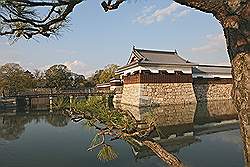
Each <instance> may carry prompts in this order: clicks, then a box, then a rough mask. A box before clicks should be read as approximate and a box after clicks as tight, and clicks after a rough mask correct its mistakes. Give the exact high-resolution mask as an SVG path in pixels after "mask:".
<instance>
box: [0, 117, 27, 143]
mask: <svg viewBox="0 0 250 167" xmlns="http://www.w3.org/2000/svg"><path fill="white" fill-rule="evenodd" d="M0 120H1V122H0V138H3V139H5V140H15V139H18V138H19V137H20V136H21V135H22V133H23V132H24V130H25V124H27V123H29V122H30V120H29V119H27V118H25V117H15V116H14V117H13V116H7V117H5V116H3V117H1V118H0Z"/></svg>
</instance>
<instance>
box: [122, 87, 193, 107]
mask: <svg viewBox="0 0 250 167" xmlns="http://www.w3.org/2000/svg"><path fill="white" fill-rule="evenodd" d="M121 103H122V104H128V105H134V106H139V107H143V106H164V105H169V104H190V103H196V99H195V95H194V91H193V86H192V83H142V84H124V86H123V94H122V99H121Z"/></svg>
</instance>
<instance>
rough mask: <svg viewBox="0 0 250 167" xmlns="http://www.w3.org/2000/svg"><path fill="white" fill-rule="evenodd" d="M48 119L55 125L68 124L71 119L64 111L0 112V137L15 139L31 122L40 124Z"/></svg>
mask: <svg viewBox="0 0 250 167" xmlns="http://www.w3.org/2000/svg"><path fill="white" fill-rule="evenodd" d="M41 121H46V122H47V123H48V124H50V125H52V126H53V127H64V126H67V124H68V123H69V121H70V119H69V118H68V117H66V116H65V115H64V114H62V112H52V113H51V112H47V111H30V112H27V111H24V110H23V111H17V112H15V111H13V110H9V111H4V113H2V114H0V139H5V140H15V139H18V138H19V137H20V136H21V135H22V134H23V133H24V131H25V125H26V124H29V123H31V122H34V123H35V124H39V123H40V122H41Z"/></svg>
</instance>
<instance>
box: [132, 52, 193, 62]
mask: <svg viewBox="0 0 250 167" xmlns="http://www.w3.org/2000/svg"><path fill="white" fill-rule="evenodd" d="M132 56H136V57H137V59H138V60H139V61H140V63H148V64H170V65H171V64H181V65H185V64H186V65H187V64H188V65H192V63H190V62H189V61H187V60H185V59H183V58H181V57H180V56H179V55H178V53H177V52H176V51H156V50H144V49H135V48H134V49H133V52H132ZM128 63H131V62H128Z"/></svg>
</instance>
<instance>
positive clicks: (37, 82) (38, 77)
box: [33, 69, 46, 88]
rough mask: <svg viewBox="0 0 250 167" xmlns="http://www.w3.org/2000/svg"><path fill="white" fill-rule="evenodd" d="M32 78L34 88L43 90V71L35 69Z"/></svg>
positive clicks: (44, 84)
mask: <svg viewBox="0 0 250 167" xmlns="http://www.w3.org/2000/svg"><path fill="white" fill-rule="evenodd" d="M33 76H34V88H44V87H45V86H46V80H45V74H44V72H43V71H40V70H38V69H35V70H34V72H33Z"/></svg>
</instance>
